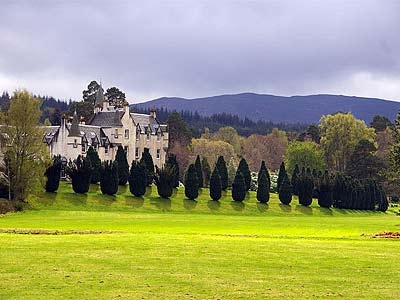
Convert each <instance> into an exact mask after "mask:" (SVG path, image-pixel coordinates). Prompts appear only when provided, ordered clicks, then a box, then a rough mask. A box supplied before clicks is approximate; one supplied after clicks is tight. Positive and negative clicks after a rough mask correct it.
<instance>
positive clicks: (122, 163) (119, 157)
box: [115, 145, 129, 185]
mask: <svg viewBox="0 0 400 300" xmlns="http://www.w3.org/2000/svg"><path fill="white" fill-rule="evenodd" d="M115 161H116V162H117V163H118V178H119V182H118V184H119V185H125V184H126V183H127V182H128V176H129V163H128V159H127V158H126V152H125V150H124V148H122V146H121V145H119V146H118V149H117V153H116V154H115Z"/></svg>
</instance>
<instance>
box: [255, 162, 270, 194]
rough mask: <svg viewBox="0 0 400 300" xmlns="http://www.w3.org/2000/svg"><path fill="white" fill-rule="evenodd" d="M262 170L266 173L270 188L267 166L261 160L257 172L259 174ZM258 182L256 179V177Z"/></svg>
mask: <svg viewBox="0 0 400 300" xmlns="http://www.w3.org/2000/svg"><path fill="white" fill-rule="evenodd" d="M262 170H264V171H265V173H266V174H267V179H268V183H269V187H270V188H271V176H270V175H269V172H268V169H267V166H266V165H265V161H261V166H260V170H259V171H258V174H259V175H260V174H261V171H262ZM257 178H258V177H257ZM257 182H258V179H257Z"/></svg>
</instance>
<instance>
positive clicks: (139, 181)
mask: <svg viewBox="0 0 400 300" xmlns="http://www.w3.org/2000/svg"><path fill="white" fill-rule="evenodd" d="M128 182H129V191H130V192H131V194H132V195H134V196H135V197H142V196H143V195H144V194H145V193H146V186H147V180H146V167H145V166H144V163H140V162H138V161H132V165H131V169H130V172H129V177H128Z"/></svg>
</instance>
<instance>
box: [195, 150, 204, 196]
mask: <svg viewBox="0 0 400 300" xmlns="http://www.w3.org/2000/svg"><path fill="white" fill-rule="evenodd" d="M194 167H195V171H196V174H197V183H198V186H199V188H202V187H203V168H202V167H201V162H200V156H199V155H197V157H196V161H195V162H194Z"/></svg>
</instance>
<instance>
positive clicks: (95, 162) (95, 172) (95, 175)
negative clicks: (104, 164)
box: [86, 146, 101, 183]
mask: <svg viewBox="0 0 400 300" xmlns="http://www.w3.org/2000/svg"><path fill="white" fill-rule="evenodd" d="M86 158H88V159H89V160H90V165H91V166H92V177H91V180H90V182H91V183H98V182H99V181H100V168H101V160H100V157H99V154H98V153H97V151H96V150H95V149H94V148H93V147H92V146H90V147H89V149H88V151H87V153H86Z"/></svg>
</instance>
